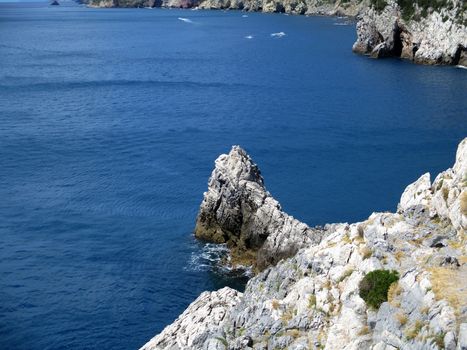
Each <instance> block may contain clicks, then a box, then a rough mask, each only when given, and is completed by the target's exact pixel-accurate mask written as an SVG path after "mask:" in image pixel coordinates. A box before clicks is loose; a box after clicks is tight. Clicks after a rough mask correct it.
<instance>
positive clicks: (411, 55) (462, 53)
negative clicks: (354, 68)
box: [353, 0, 467, 66]
mask: <svg viewBox="0 0 467 350" xmlns="http://www.w3.org/2000/svg"><path fill="white" fill-rule="evenodd" d="M449 2H450V3H449V4H448V5H447V6H445V7H444V8H441V9H438V10H436V11H432V12H430V11H429V10H428V9H424V10H422V9H418V10H416V12H418V13H417V14H416V17H412V18H411V19H408V20H407V19H404V18H403V16H402V13H401V9H400V7H399V5H398V4H397V2H396V1H394V0H390V1H388V2H387V6H386V7H385V8H384V10H383V11H382V12H378V11H376V10H375V9H374V8H368V9H367V10H366V11H365V12H364V13H363V14H362V15H361V17H360V19H359V22H358V23H357V41H356V42H355V44H354V46H353V50H354V51H355V52H357V53H361V54H367V55H371V56H373V57H386V56H397V57H402V58H406V59H410V60H413V61H414V62H416V63H422V64H454V65H457V64H459V65H464V66H465V65H467V27H466V26H465V23H466V22H465V19H466V18H467V13H466V11H465V8H464V7H463V2H462V1H457V0H451V1H449ZM426 10H428V11H427V13H424V11H426ZM415 18H416V20H415Z"/></svg>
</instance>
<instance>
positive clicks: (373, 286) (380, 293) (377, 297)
mask: <svg viewBox="0 0 467 350" xmlns="http://www.w3.org/2000/svg"><path fill="white" fill-rule="evenodd" d="M397 280H399V274H398V273H397V271H389V270H374V271H371V272H369V273H367V274H366V275H365V277H364V278H363V279H362V280H361V282H360V285H359V288H360V297H361V298H362V299H363V300H365V302H366V304H367V305H368V306H370V307H372V308H374V309H378V308H379V306H380V305H381V304H382V303H384V302H385V301H388V290H389V287H390V286H391V284H393V283H394V282H396V281H397Z"/></svg>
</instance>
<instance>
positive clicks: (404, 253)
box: [141, 138, 467, 350]
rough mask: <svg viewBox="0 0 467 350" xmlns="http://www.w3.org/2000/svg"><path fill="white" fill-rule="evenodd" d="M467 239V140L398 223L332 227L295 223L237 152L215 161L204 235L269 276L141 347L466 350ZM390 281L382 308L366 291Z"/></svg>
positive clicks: (382, 218) (413, 191) (412, 196)
mask: <svg viewBox="0 0 467 350" xmlns="http://www.w3.org/2000/svg"><path fill="white" fill-rule="evenodd" d="M286 223H287V224H286ZM297 227H299V228H300V229H297ZM466 229H467V138H466V139H464V140H463V141H462V142H461V143H460V145H459V147H458V150H457V154H456V160H455V164H454V166H453V167H452V168H450V169H448V170H446V171H444V172H442V173H440V174H439V175H438V176H436V178H435V179H434V181H433V182H432V181H431V178H430V174H428V173H427V174H424V175H422V176H421V177H420V178H419V179H418V180H417V181H415V182H414V183H412V184H411V185H409V186H408V187H407V188H406V190H405V191H404V193H403V194H402V196H401V199H400V203H399V205H398V210H397V212H396V213H373V214H372V215H371V216H370V217H369V218H368V220H366V221H363V222H359V223H354V224H347V223H343V224H330V225H326V226H325V227H324V228H322V229H321V228H318V229H312V228H309V227H308V226H307V225H305V224H303V223H300V222H298V221H297V220H295V219H293V218H291V217H290V216H289V215H287V214H285V213H284V212H283V211H282V210H281V209H280V206H279V204H278V203H277V201H275V200H274V199H273V198H272V196H271V195H270V194H269V193H268V192H267V191H266V190H265V188H264V183H263V179H262V177H261V174H260V171H259V169H258V167H257V165H256V164H254V163H253V161H252V160H251V158H250V157H249V156H248V155H247V154H246V152H245V151H244V150H242V149H241V148H239V147H234V148H233V149H232V151H231V152H230V153H229V154H228V155H222V156H220V157H219V158H218V159H217V161H216V167H215V169H214V171H213V173H212V176H211V178H210V180H209V188H208V191H207V192H206V193H205V194H204V199H203V202H202V204H201V208H200V212H199V216H198V220H197V227H196V235H197V236H198V237H202V238H203V239H207V240H211V241H214V242H227V243H228V244H229V246H230V248H231V249H232V250H233V251H235V250H238V252H240V253H239V254H241V253H242V252H243V253H244V252H247V255H248V256H249V257H250V258H251V259H252V260H251V263H252V264H256V266H257V270H258V271H260V270H262V271H261V272H259V273H258V274H257V275H256V276H255V277H253V278H252V279H250V281H249V282H248V284H247V287H246V290H245V292H244V293H240V292H238V291H235V290H233V289H230V288H227V287H226V288H223V289H221V290H218V291H215V292H205V293H203V294H201V295H200V296H199V297H198V298H197V299H196V300H195V301H194V302H193V303H192V304H191V305H190V306H189V307H188V308H187V309H186V311H185V312H184V313H183V314H182V315H180V316H179V317H178V318H177V320H175V321H174V322H173V323H172V324H171V325H169V326H167V327H166V328H165V329H164V330H163V331H162V332H161V333H160V334H159V335H157V336H156V337H154V338H153V339H151V340H150V341H149V342H148V343H147V344H145V345H144V346H143V347H142V348H141V349H142V350H155V349H172V350H175V349H210V350H211V349H212V350H214V349H216V350H221V349H230V350H234V349H238V350H239V349H264V350H265V349H296V350H298V349H329V350H331V349H355V350H357V349H373V350H383V349H385V350H389V349H447V350H466V349H467V286H466V284H465V281H467V247H466V244H467V235H466ZM282 243H284V244H282ZM289 244H290V246H291V249H285V248H286V246H288V245H289ZM239 247H240V248H239ZM251 252H253V254H251ZM380 271H383V272H384V271H392V272H391V273H394V274H395V276H396V275H397V276H398V280H397V279H396V282H393V283H392V284H391V285H390V286H389V289H388V290H387V292H386V291H385V292H384V293H385V295H384V300H381V302H380V303H379V304H378V305H377V306H374V304H371V303H370V302H369V300H367V299H365V300H364V299H363V298H365V296H363V294H362V288H364V285H363V284H362V281H363V280H365V279H366V278H367V277H368V275H371V273H370V272H373V273H374V272H380Z"/></svg>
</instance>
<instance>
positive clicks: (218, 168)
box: [195, 146, 323, 271]
mask: <svg viewBox="0 0 467 350" xmlns="http://www.w3.org/2000/svg"><path fill="white" fill-rule="evenodd" d="M322 234H323V231H322V230H320V229H312V228H310V227H308V226H307V225H306V224H304V223H302V222H300V221H298V220H296V219H294V218H293V217H292V216H290V215H288V214H286V213H284V212H283V211H282V209H281V206H280V204H279V202H277V201H276V200H275V199H274V198H273V197H272V196H271V194H270V193H269V192H267V191H266V188H265V186H264V182H263V178H262V176H261V172H260V170H259V168H258V166H257V165H256V164H255V163H254V162H253V161H252V159H251V158H250V156H249V155H248V154H247V153H246V152H245V151H244V150H243V149H242V148H240V147H239V146H233V147H232V150H231V151H230V153H229V154H223V155H221V156H220V157H219V158H217V160H216V162H215V168H214V171H213V172H212V175H211V178H210V179H209V183H208V191H207V192H206V193H204V198H203V201H202V203H201V206H200V210H199V214H198V217H197V220H196V228H195V236H196V237H197V238H200V239H203V240H207V241H210V242H214V243H227V246H228V247H229V248H230V251H231V253H230V256H231V261H232V264H233V265H253V266H254V267H255V269H256V270H257V271H258V270H263V269H264V268H266V267H267V266H269V265H274V264H275V263H277V262H278V261H279V260H281V259H283V258H287V257H291V256H293V255H295V253H296V252H297V251H298V250H299V249H300V248H302V247H304V246H306V245H310V244H313V243H318V242H319V241H320V240H321V237H322Z"/></svg>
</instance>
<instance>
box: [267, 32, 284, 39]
mask: <svg viewBox="0 0 467 350" xmlns="http://www.w3.org/2000/svg"><path fill="white" fill-rule="evenodd" d="M285 35H286V34H285V33H284V32H277V33H271V37H273V38H282V37H283V36H285Z"/></svg>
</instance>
